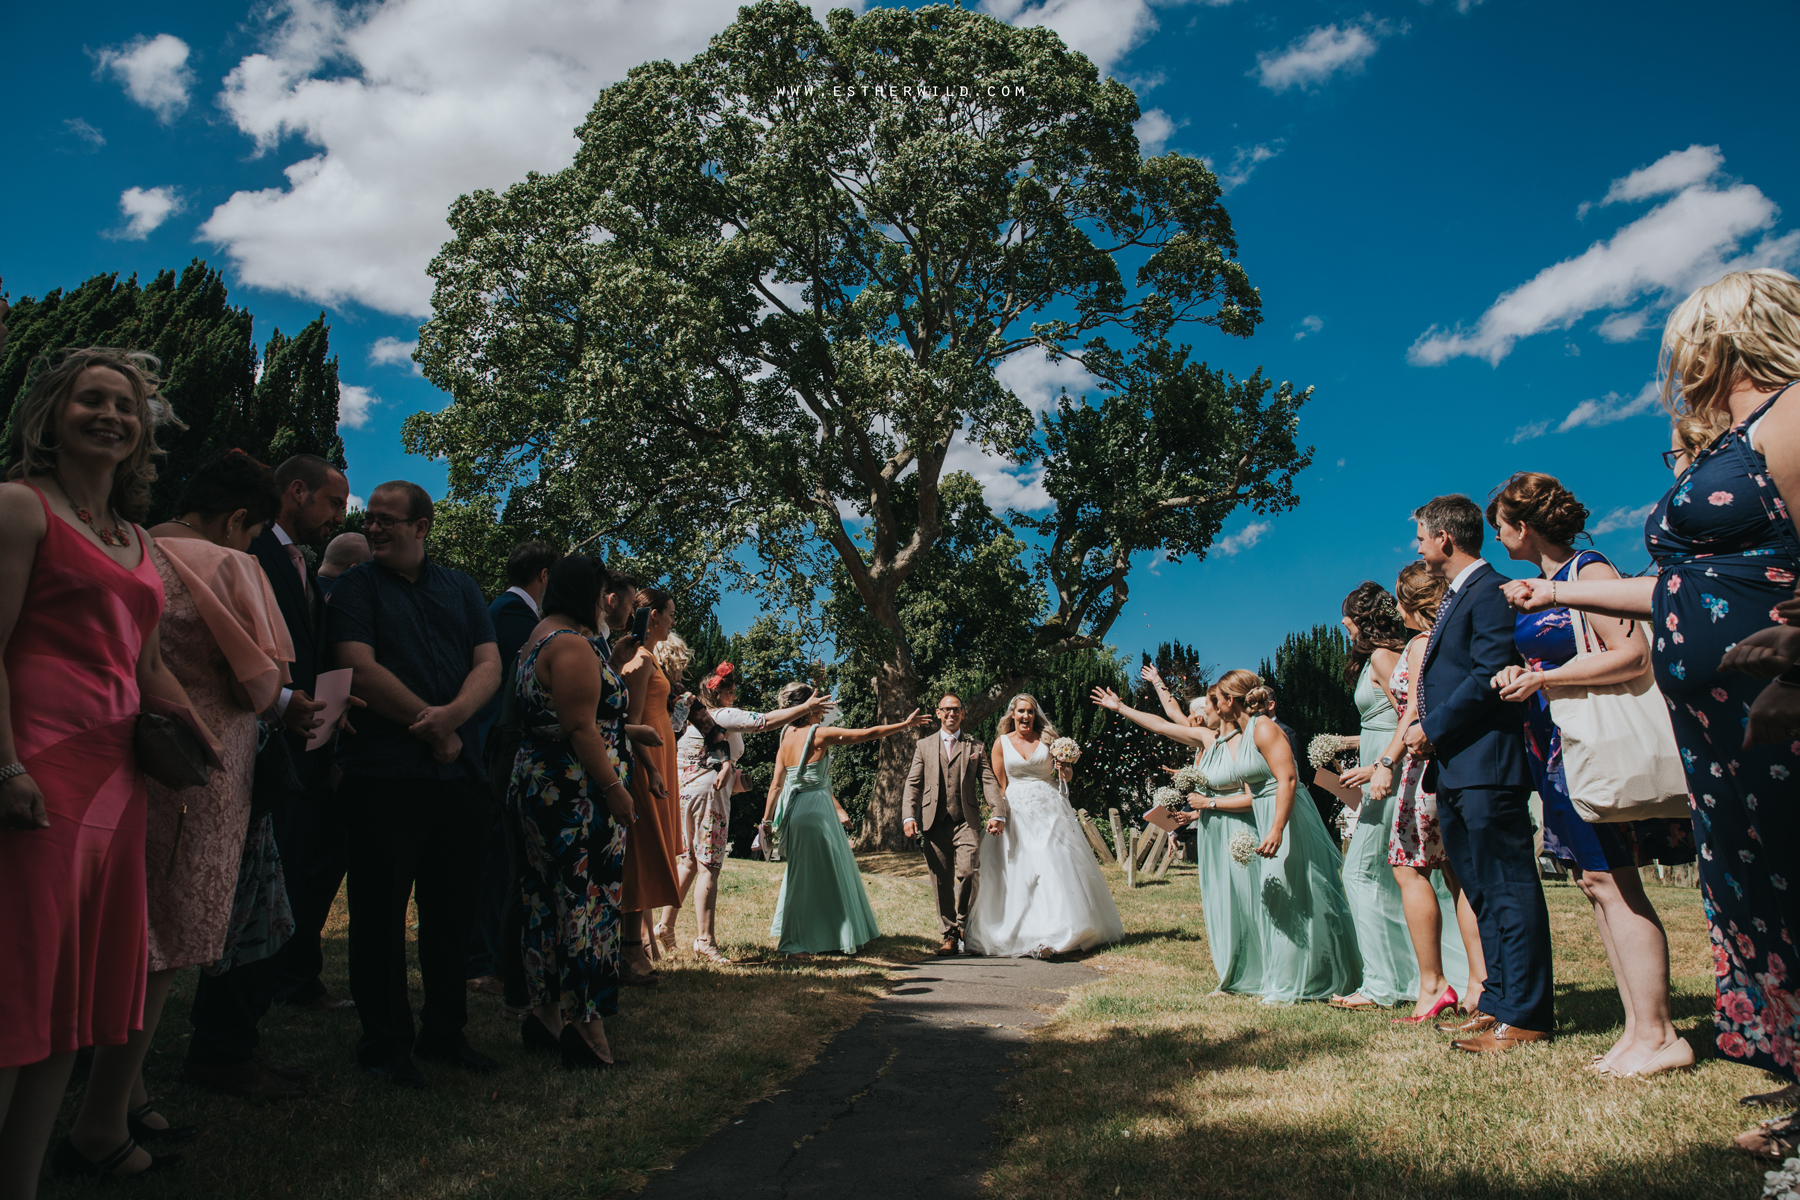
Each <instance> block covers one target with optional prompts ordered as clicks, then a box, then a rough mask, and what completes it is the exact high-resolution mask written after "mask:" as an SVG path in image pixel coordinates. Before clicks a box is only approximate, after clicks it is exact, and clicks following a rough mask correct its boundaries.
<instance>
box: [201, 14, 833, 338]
mask: <svg viewBox="0 0 1800 1200" xmlns="http://www.w3.org/2000/svg"><path fill="white" fill-rule="evenodd" d="M837 6H838V5H837V4H835V3H827V2H826V0H819V3H818V8H819V10H820V11H823V10H824V9H825V8H827V7H837ZM737 8H738V0H690V2H688V3H683V4H666V3H660V2H657V0H591V2H590V3H586V4H569V3H566V2H565V0H514V2H513V3H508V4H470V3H466V2H465V0H387V2H386V3H383V4H379V5H358V6H355V7H339V6H338V5H337V4H334V3H331V2H329V0H283V3H282V4H281V5H280V7H279V8H277V9H276V10H275V15H274V16H273V18H272V20H271V23H270V24H269V26H268V28H267V36H266V38H265V39H264V43H263V46H262V49H261V51H260V52H258V53H255V54H251V55H248V56H246V57H244V58H243V59H242V60H241V61H240V62H238V64H237V65H236V66H235V67H233V68H232V70H231V72H230V74H229V75H227V76H226V78H225V87H224V91H223V93H222V95H221V96H220V103H221V105H222V106H223V108H224V110H225V113H226V115H227V116H228V117H229V118H230V119H231V121H232V122H233V123H235V124H236V126H237V128H238V130H239V131H240V132H242V133H243V134H244V135H245V136H247V137H250V138H252V139H254V140H255V143H256V149H257V151H258V152H259V153H269V152H273V151H275V150H277V149H279V148H280V147H281V146H282V145H283V144H284V141H285V140H286V139H290V138H291V139H297V140H298V141H299V142H301V143H304V144H305V145H306V146H308V147H310V150H309V151H308V156H307V157H304V158H302V159H300V160H299V161H296V162H292V163H290V164H289V165H288V166H287V167H286V168H285V173H286V175H287V182H286V184H285V185H284V186H281V187H273V188H267V189H264V190H261V191H246V192H238V193H236V194H235V195H233V196H232V197H231V198H230V199H229V200H227V201H226V202H225V203H224V204H221V205H220V206H219V207H218V208H216V209H214V210H213V213H212V216H211V217H210V218H209V219H208V220H207V221H206V223H205V224H204V225H203V226H202V227H201V232H202V234H203V235H204V236H205V238H207V239H208V240H210V241H212V242H214V243H215V244H217V245H218V246H220V247H221V248H222V249H223V250H224V251H225V253H226V254H227V255H229V256H230V258H231V259H232V261H233V264H234V267H235V269H236V271H237V274H238V277H239V278H240V279H241V280H242V281H243V282H244V283H246V284H249V285H251V286H253V287H261V288H267V289H270V290H272V291H278V292H285V293H288V294H290V295H297V296H303V297H305V298H307V299H308V300H312V301H315V302H318V303H329V304H337V303H341V302H344V301H356V302H358V303H361V304H366V305H368V306H369V307H371V308H376V309H379V310H381V311H384V312H392V313H404V314H408V315H415V316H419V315H424V314H426V313H428V312H429V311H430V309H431V280H430V279H429V278H428V277H427V276H426V274H425V267H426V265H427V264H428V263H429V262H430V261H431V259H432V256H433V255H435V254H436V253H437V251H438V248H439V247H440V246H441V245H442V244H443V243H444V242H445V241H446V240H447V239H448V238H449V236H450V229H449V226H448V224H447V223H446V222H445V219H444V216H445V213H446V211H447V210H448V209H449V206H450V203H451V202H452V201H453V200H455V199H456V197H457V196H459V195H462V194H464V193H466V192H469V191H472V190H474V189H477V188H504V187H506V186H508V185H510V184H512V183H515V182H517V181H518V180H520V179H523V178H524V177H525V174H526V172H528V171H534V170H535V171H555V170H559V169H561V168H562V167H564V166H567V165H568V163H569V162H570V161H571V160H572V159H573V157H574V153H575V148H576V141H575V135H574V132H573V131H574V129H575V127H576V126H577V125H579V124H580V123H581V122H582V120H583V119H584V118H585V117H586V115H587V112H588V110H589V108H590V107H592V105H593V103H594V97H595V96H597V95H598V94H599V93H600V90H601V89H602V88H603V87H605V86H607V85H608V84H611V83H615V82H617V81H618V80H620V79H622V78H624V76H625V73H626V72H627V71H628V70H630V69H631V68H632V67H634V66H637V65H638V64H639V63H642V62H646V61H651V60H655V59H674V60H678V61H679V60H682V59H686V58H690V57H692V56H693V55H694V54H696V53H698V52H699V51H700V50H702V49H704V48H705V45H706V42H707V39H708V38H709V37H711V36H712V35H713V34H715V33H717V32H718V31H719V30H721V29H723V28H724V27H725V26H726V25H728V24H730V23H731V21H732V20H733V19H734V18H735V17H736V15H737Z"/></svg>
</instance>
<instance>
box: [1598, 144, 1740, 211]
mask: <svg viewBox="0 0 1800 1200" xmlns="http://www.w3.org/2000/svg"><path fill="white" fill-rule="evenodd" d="M1724 165H1725V156H1724V155H1723V154H1721V153H1719V148H1718V147H1717V146H1702V145H1700V144H1698V143H1695V144H1694V145H1692V146H1689V147H1688V148H1687V149H1686V150H1676V151H1673V152H1672V153H1669V154H1665V155H1663V156H1662V157H1661V158H1659V159H1657V160H1656V161H1655V162H1653V163H1651V164H1650V165H1649V166H1647V167H1639V168H1638V169H1637V170H1635V171H1633V172H1632V173H1631V174H1629V175H1626V176H1625V177H1623V178H1622V179H1615V180H1613V182H1612V186H1611V187H1609V188H1607V189H1606V195H1605V196H1603V197H1602V198H1601V200H1600V207H1602V208H1604V207H1606V206H1607V205H1609V204H1619V203H1622V202H1630V201H1633V200H1648V199H1650V198H1651V197H1653V196H1672V195H1674V194H1675V193H1676V192H1679V191H1683V190H1685V189H1687V188H1690V187H1693V186H1694V185H1695V184H1696V183H1705V182H1706V181H1707V180H1708V179H1711V178H1712V177H1713V176H1714V175H1717V174H1718V173H1719V170H1720V168H1722V167H1723V166H1724Z"/></svg>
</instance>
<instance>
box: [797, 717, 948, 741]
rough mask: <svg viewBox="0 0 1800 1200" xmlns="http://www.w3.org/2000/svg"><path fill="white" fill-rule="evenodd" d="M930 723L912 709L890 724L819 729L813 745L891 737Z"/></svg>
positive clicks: (927, 718)
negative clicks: (909, 713)
mask: <svg viewBox="0 0 1800 1200" xmlns="http://www.w3.org/2000/svg"><path fill="white" fill-rule="evenodd" d="M929 724H931V718H930V717H928V716H926V715H925V714H924V713H922V712H920V711H919V710H918V709H916V708H915V709H913V710H912V715H911V716H909V717H907V718H906V719H905V720H904V721H896V722H894V723H893V724H892V725H871V726H869V727H868V728H867V729H835V728H830V727H827V728H825V729H821V730H819V733H818V736H817V737H815V738H813V745H815V746H855V745H858V744H859V743H862V742H872V741H874V740H875V739H876V738H884V737H893V736H894V735H895V734H896V733H904V732H906V731H907V730H908V729H923V728H924V727H925V726H927V725H929Z"/></svg>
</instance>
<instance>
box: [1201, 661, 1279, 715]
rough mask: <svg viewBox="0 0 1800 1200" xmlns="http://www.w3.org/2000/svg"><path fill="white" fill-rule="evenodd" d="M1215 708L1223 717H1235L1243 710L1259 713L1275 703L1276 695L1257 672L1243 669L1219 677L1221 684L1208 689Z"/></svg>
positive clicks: (1207, 692)
mask: <svg viewBox="0 0 1800 1200" xmlns="http://www.w3.org/2000/svg"><path fill="white" fill-rule="evenodd" d="M1206 694H1207V695H1208V696H1210V697H1211V698H1212V702H1213V707H1214V708H1215V709H1217V710H1218V712H1219V715H1220V716H1221V717H1224V716H1235V715H1237V713H1238V712H1239V711H1240V710H1241V711H1243V712H1245V713H1257V712H1261V711H1262V710H1263V709H1265V708H1267V707H1268V706H1269V705H1271V704H1273V703H1274V702H1275V693H1274V691H1273V690H1272V689H1270V688H1269V687H1268V686H1267V685H1265V684H1264V683H1263V681H1262V676H1261V675H1258V674H1257V673H1256V672H1255V671H1246V670H1244V669H1243V668H1242V667H1239V668H1237V669H1235V670H1231V671H1227V672H1225V673H1224V674H1223V675H1221V676H1219V682H1217V683H1215V684H1213V685H1212V686H1211V687H1209V688H1207V689H1206Z"/></svg>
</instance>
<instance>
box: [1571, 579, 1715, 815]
mask: <svg viewBox="0 0 1800 1200" xmlns="http://www.w3.org/2000/svg"><path fill="white" fill-rule="evenodd" d="M1568 611H1569V616H1570V619H1571V624H1572V626H1573V629H1574V633H1575V660H1576V661H1580V660H1581V659H1584V658H1587V657H1589V656H1591V655H1593V654H1595V653H1598V651H1596V650H1595V649H1594V646H1595V644H1596V643H1597V642H1598V639H1596V638H1595V637H1594V634H1593V630H1592V629H1590V628H1589V627H1588V623H1587V617H1586V616H1585V615H1584V614H1583V613H1581V612H1580V611H1579V610H1578V609H1573V608H1571V609H1569V610H1568ZM1604 648H1605V647H1604V645H1603V644H1602V645H1601V649H1604ZM1544 695H1545V697H1546V698H1547V699H1548V700H1549V702H1550V719H1551V720H1553V721H1555V722H1556V727H1557V728H1558V729H1559V730H1561V731H1562V757H1563V775H1564V777H1565V780H1566V781H1567V783H1568V786H1569V798H1570V799H1571V800H1573V801H1574V802H1575V811H1576V812H1577V813H1579V814H1580V815H1581V819H1582V820H1584V821H1587V822H1588V823H1590V824H1608V823H1611V822H1614V821H1644V820H1649V819H1652V818H1673V817H1679V818H1689V817H1692V816H1693V813H1692V812H1691V810H1690V809H1689V808H1688V786H1687V771H1686V769H1685V768H1684V767H1683V766H1682V762H1681V749H1680V747H1679V746H1677V745H1676V743H1675V727H1674V726H1673V725H1672V724H1671V723H1670V721H1669V705H1668V701H1666V700H1664V699H1663V694H1662V690H1661V689H1660V688H1658V687H1657V686H1656V678H1655V675H1654V674H1653V671H1652V668H1650V667H1648V666H1646V667H1645V668H1644V673H1643V674H1642V675H1639V676H1638V677H1637V678H1636V679H1628V680H1626V681H1625V682H1623V683H1608V684H1601V685H1598V686H1593V687H1589V686H1584V685H1581V684H1576V685H1574V686H1571V687H1548V688H1545V689H1544Z"/></svg>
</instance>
